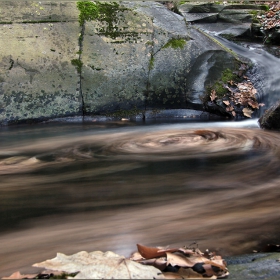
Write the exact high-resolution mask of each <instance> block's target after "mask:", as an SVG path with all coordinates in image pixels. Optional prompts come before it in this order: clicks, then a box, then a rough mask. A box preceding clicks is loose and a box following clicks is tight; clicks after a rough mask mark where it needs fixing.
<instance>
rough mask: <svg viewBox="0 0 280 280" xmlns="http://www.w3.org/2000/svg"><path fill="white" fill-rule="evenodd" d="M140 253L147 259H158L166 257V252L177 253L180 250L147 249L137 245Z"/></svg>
mask: <svg viewBox="0 0 280 280" xmlns="http://www.w3.org/2000/svg"><path fill="white" fill-rule="evenodd" d="M137 248H138V252H139V253H140V254H141V256H142V257H144V258H145V259H153V258H157V257H164V256H165V253H166V252H177V251H178V249H177V248H176V249H175V248H173V249H159V248H155V247H147V246H144V245H140V244H137Z"/></svg>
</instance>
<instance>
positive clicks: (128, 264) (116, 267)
mask: <svg viewBox="0 0 280 280" xmlns="http://www.w3.org/2000/svg"><path fill="white" fill-rule="evenodd" d="M33 266H35V267H44V268H46V269H52V270H62V271H65V272H67V273H74V272H79V273H78V274H77V275H76V276H75V277H74V279H102V278H103V279H104V278H105V279H110V278H115V279H164V276H163V275H162V273H161V271H160V270H158V269H156V268H155V267H153V266H148V265H142V264H140V263H138V262H135V261H131V260H129V259H126V258H125V257H123V256H120V255H117V254H115V253H113V252H111V251H108V252H105V253H103V252H101V251H95V252H91V253H88V252H86V251H82V252H79V253H76V254H73V255H69V256H67V255H64V254H62V253H57V256H56V257H55V258H53V259H51V260H46V261H44V262H41V263H36V264H34V265H33Z"/></svg>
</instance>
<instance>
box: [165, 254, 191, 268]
mask: <svg viewBox="0 0 280 280" xmlns="http://www.w3.org/2000/svg"><path fill="white" fill-rule="evenodd" d="M166 260H167V265H169V264H170V265H172V266H180V267H192V266H194V265H195V262H193V261H192V260H191V259H190V258H186V257H182V256H180V255H176V254H172V253H168V252H167V253H166Z"/></svg>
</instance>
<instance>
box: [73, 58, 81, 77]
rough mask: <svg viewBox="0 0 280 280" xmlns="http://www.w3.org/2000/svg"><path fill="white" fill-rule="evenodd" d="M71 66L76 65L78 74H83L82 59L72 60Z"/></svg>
mask: <svg viewBox="0 0 280 280" xmlns="http://www.w3.org/2000/svg"><path fill="white" fill-rule="evenodd" d="M71 64H72V65H74V66H75V67H76V69H77V72H78V73H79V74H81V72H82V67H83V62H82V61H81V60H80V59H72V60H71Z"/></svg>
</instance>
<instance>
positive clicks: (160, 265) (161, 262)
mask: <svg viewBox="0 0 280 280" xmlns="http://www.w3.org/2000/svg"><path fill="white" fill-rule="evenodd" d="M140 263H141V264H144V265H152V266H154V267H155V268H157V269H159V270H161V271H163V270H165V268H166V258H154V259H147V260H146V259H144V260H141V261H140Z"/></svg>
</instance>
